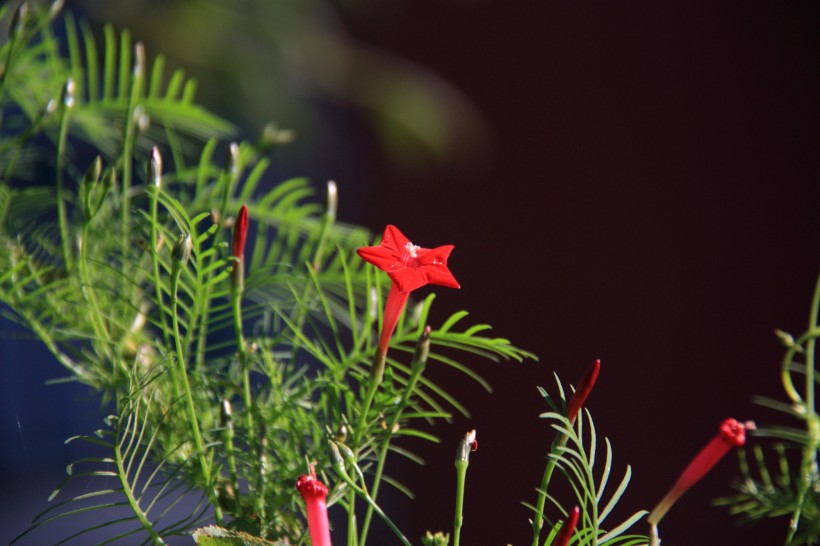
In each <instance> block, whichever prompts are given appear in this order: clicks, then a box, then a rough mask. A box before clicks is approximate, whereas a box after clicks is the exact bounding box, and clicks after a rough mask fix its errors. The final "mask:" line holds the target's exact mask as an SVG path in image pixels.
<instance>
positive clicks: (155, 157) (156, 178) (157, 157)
mask: <svg viewBox="0 0 820 546" xmlns="http://www.w3.org/2000/svg"><path fill="white" fill-rule="evenodd" d="M148 181H149V182H150V183H151V184H153V186H154V187H155V188H156V189H157V190H160V189H162V154H160V153H159V148H157V147H156V146H154V147H153V148H151V158H150V159H149V160H148Z"/></svg>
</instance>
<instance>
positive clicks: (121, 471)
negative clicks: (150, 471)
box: [114, 442, 165, 544]
mask: <svg viewBox="0 0 820 546" xmlns="http://www.w3.org/2000/svg"><path fill="white" fill-rule="evenodd" d="M114 449H115V453H116V464H117V476H119V479H120V484H121V485H122V489H121V490H122V492H123V493H124V494H125V498H126V499H127V500H128V505H129V506H130V507H131V511H132V512H133V513H134V515H135V516H136V518H137V520H138V521H139V522H140V525H142V528H143V529H145V531H146V532H147V533H148V535H149V536H150V537H151V541H152V542H153V543H154V544H165V541H164V540H162V537H161V536H160V535H159V533H157V531H156V529H154V526H153V525H152V524H151V522H150V521H148V518H147V517H146V516H145V513H144V512H143V511H142V508H141V507H140V505H139V501H138V500H137V499H136V497H134V492H133V491H132V490H131V484H129V483H128V470H126V468H125V467H124V466H123V453H122V451H121V449H120V446H119V445H116V442H115V448H114Z"/></svg>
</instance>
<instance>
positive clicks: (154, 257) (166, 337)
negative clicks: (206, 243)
mask: <svg viewBox="0 0 820 546" xmlns="http://www.w3.org/2000/svg"><path fill="white" fill-rule="evenodd" d="M160 191H161V189H160V188H159V187H158V186H156V185H154V186H149V187H148V195H149V197H150V200H151V265H152V266H153V269H154V291H155V292H156V295H157V301H156V304H157V309H158V311H159V322H160V324H161V325H162V341H163V342H164V344H163V347H169V346H170V345H171V341H170V334H169V332H168V324H167V322H166V321H165V303H164V299H165V298H164V296H163V293H162V277H161V276H160V267H159V250H160V249H159V233H158V227H159V225H158V220H157V217H158V212H157V210H158V201H159V192H160Z"/></svg>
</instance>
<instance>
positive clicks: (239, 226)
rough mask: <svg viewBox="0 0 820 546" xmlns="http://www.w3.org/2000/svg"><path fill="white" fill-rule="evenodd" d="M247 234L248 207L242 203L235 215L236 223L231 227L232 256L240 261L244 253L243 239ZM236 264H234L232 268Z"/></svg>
mask: <svg viewBox="0 0 820 546" xmlns="http://www.w3.org/2000/svg"><path fill="white" fill-rule="evenodd" d="M247 236H248V207H247V205H242V208H241V209H239V216H237V217H236V224H234V227H233V257H234V258H236V259H237V260H239V261H240V262H241V261H242V258H243V256H244V255H245V239H246V238H247ZM235 267H236V265H234V268H235Z"/></svg>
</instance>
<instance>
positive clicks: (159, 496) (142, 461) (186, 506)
mask: <svg viewBox="0 0 820 546" xmlns="http://www.w3.org/2000/svg"><path fill="white" fill-rule="evenodd" d="M163 373H164V371H162V370H159V369H158V370H156V371H155V372H152V373H151V374H150V375H149V376H147V377H145V376H144V377H138V376H137V374H136V372H135V373H134V374H133V375H132V389H131V396H129V397H127V398H123V399H122V400H121V401H120V404H119V405H120V408H119V411H118V413H116V414H114V415H109V416H108V417H106V419H105V426H104V427H103V428H101V429H99V430H97V431H95V432H94V433H93V434H90V435H86V436H75V437H73V438H69V439H68V440H67V442H84V443H87V444H89V445H91V446H92V448H91V449H92V450H93V451H102V452H103V453H102V454H101V455H94V456H90V457H84V458H82V459H80V460H78V461H75V462H74V463H72V464H70V465H68V467H67V468H66V472H67V474H68V477H67V478H66V479H65V480H64V481H63V483H61V484H60V485H59V486H58V487H57V488H56V489H55V490H54V492H53V493H52V494H51V496H50V497H49V500H50V501H51V500H58V501H59V502H57V503H56V504H54V505H53V506H51V507H50V508H48V509H47V510H45V511H43V512H42V513H41V514H39V515H38V516H37V517H36V518H35V519H34V523H33V525H32V527H31V528H30V529H28V530H27V531H26V532H24V533H23V534H21V535H19V536H18V537H17V538H16V539H15V540H14V541H12V544H14V543H15V542H17V541H18V540H19V539H21V538H23V537H24V536H26V535H27V534H29V533H30V532H33V531H35V532H36V529H38V528H39V527H41V526H44V525H58V524H59V523H60V522H62V521H63V520H64V519H65V518H67V517H70V516H73V515H76V514H81V513H82V514H89V513H90V514H97V516H96V517H95V519H97V521H99V523H98V524H96V525H94V526H91V527H86V528H83V529H81V530H80V531H79V532H76V533H74V534H72V535H70V536H67V537H65V538H64V539H63V540H61V541H60V542H58V543H57V544H63V543H66V542H70V541H75V543H83V544H89V543H90V542H89V541H92V540H93V541H96V542H95V543H97V544H107V543H110V542H116V541H118V540H122V539H126V538H129V540H132V541H135V542H134V543H137V542H136V540H139V541H140V542H141V543H142V544H148V543H153V544H164V543H165V541H164V540H163V537H169V536H174V535H180V534H183V533H184V532H185V531H186V530H188V529H189V528H191V527H192V526H195V525H197V524H198V523H201V522H202V521H204V520H205V516H206V511H207V508H208V504H207V502H206V501H207V499H206V497H205V496H204V495H202V494H200V495H199V501H198V502H190V500H191V499H190V497H191V496H190V495H189V493H190V492H191V490H192V485H191V484H190V482H189V481H188V480H186V479H185V477H186V476H185V469H184V467H183V466H181V465H180V464H179V463H176V462H173V461H172V460H171V458H170V457H165V458H158V457H157V454H156V451H155V449H154V448H155V446H156V445H157V444H158V443H159V442H160V441H161V437H160V433H161V430H160V429H159V428H157V427H155V426H153V423H152V420H151V419H149V418H148V416H149V415H151V414H152V413H153V412H156V411H157V410H156V408H155V405H156V404H158V403H159V402H158V400H157V398H156V397H155V396H154V395H155V394H156V393H158V392H159V391H158V390H157V389H156V381H157V380H158V379H159V378H160V377H161V375H162V374H163ZM160 411H161V412H162V414H163V418H166V419H167V418H169V417H170V415H172V414H173V412H174V411H176V408H175V407H174V404H172V405H170V406H168V407H166V408H165V409H163V410H160ZM175 451H182V452H185V451H188V452H190V446H189V442H187V441H183V442H182V443H180V444H179V445H177V446H175V447H174V448H173V449H172V450H171V452H175ZM78 481H79V482H81V486H78V487H71V486H73V485H75V482H78ZM78 490H79V491H83V492H82V493H80V494H75V492H76V491H78ZM68 491H71V493H67V492H68ZM72 495H73V496H72ZM65 497H68V498H65ZM184 500H187V501H188V502H187V503H184V502H182V501H184ZM101 531H105V533H104V534H103V533H101ZM100 536H102V537H103V538H99V537H100Z"/></svg>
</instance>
